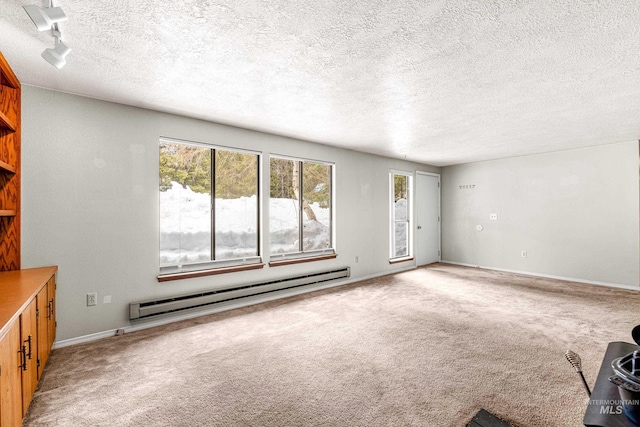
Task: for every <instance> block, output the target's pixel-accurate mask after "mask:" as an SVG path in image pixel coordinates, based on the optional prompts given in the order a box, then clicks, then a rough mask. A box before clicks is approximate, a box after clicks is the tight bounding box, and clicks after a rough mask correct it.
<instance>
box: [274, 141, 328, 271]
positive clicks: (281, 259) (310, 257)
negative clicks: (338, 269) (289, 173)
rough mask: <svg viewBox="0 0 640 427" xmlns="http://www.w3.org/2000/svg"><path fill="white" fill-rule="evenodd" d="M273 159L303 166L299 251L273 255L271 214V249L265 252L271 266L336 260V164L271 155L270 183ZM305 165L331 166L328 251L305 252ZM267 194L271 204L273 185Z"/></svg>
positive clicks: (301, 175) (300, 169) (299, 202)
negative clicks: (267, 254) (303, 201)
mask: <svg viewBox="0 0 640 427" xmlns="http://www.w3.org/2000/svg"><path fill="white" fill-rule="evenodd" d="M271 159H281V160H288V161H292V162H298V164H299V165H300V166H301V167H300V168H299V173H298V180H299V182H298V186H299V188H300V200H298V206H297V214H298V249H299V250H298V251H296V252H287V253H281V254H272V253H271V238H270V237H271V213H269V218H266V221H268V224H269V230H268V233H269V247H268V248H265V251H267V252H268V253H269V266H271V267H275V266H279V265H289V264H297V263H301V262H308V261H316V260H324V259H331V258H336V257H337V255H336V227H335V218H336V215H335V212H336V194H335V177H336V164H335V163H334V162H328V161H322V160H315V159H307V158H302V157H295V156H287V155H281V154H274V153H269V173H268V181H269V183H270V182H271ZM304 163H315V164H321V165H326V166H329V167H330V168H331V169H330V174H329V179H330V182H329V199H330V203H331V207H330V210H329V228H330V230H329V239H330V241H329V246H330V247H329V248H326V249H313V250H306V251H305V250H304V247H303V245H304V210H303V203H302V200H303V198H304ZM265 194H268V195H269V196H268V198H267V199H266V202H267V203H268V204H269V203H270V201H271V185H270V184H269V189H268V191H267V190H265Z"/></svg>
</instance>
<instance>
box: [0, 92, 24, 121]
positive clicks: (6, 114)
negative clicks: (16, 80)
mask: <svg viewBox="0 0 640 427" xmlns="http://www.w3.org/2000/svg"><path fill="white" fill-rule="evenodd" d="M19 97H20V89H14V88H12V87H9V86H3V85H0V123H5V127H8V128H9V129H11V130H13V131H15V130H16V128H17V126H18V111H19V110H18V98H19Z"/></svg>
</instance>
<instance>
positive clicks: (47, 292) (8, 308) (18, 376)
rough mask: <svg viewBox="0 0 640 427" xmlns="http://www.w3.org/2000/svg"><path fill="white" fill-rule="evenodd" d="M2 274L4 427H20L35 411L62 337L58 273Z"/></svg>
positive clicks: (0, 396) (0, 416) (0, 426)
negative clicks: (58, 331) (44, 376)
mask: <svg viewBox="0 0 640 427" xmlns="http://www.w3.org/2000/svg"><path fill="white" fill-rule="evenodd" d="M57 271H58V267H43V268H33V269H25V270H14V271H6V272H0V427H17V426H20V425H21V423H22V417H23V416H24V414H25V413H26V412H27V409H28V408H29V403H30V402H31V398H32V396H33V393H34V391H35V389H36V386H37V383H38V380H39V379H40V377H41V376H42V371H43V369H44V366H45V364H46V362H47V360H48V358H49V353H50V351H51V347H52V345H53V341H54V339H55V335H56V332H55V331H56V316H55V300H56V276H55V275H56V272H57Z"/></svg>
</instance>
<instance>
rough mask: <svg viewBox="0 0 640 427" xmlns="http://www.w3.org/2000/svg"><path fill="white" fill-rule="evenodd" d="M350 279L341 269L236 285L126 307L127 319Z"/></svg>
mask: <svg viewBox="0 0 640 427" xmlns="http://www.w3.org/2000/svg"><path fill="white" fill-rule="evenodd" d="M349 276H351V269H350V267H341V268H336V269H332V270H326V271H320V272H316V273H308V274H302V275H298V276H291V277H286V278H281V279H273V280H267V281H264V282H259V283H251V284H246V285H239V286H238V285H235V286H233V287H229V288H223V289H216V290H215V291H206V292H200V293H195V294H188V295H179V296H173V297H165V298H161V299H157V300H146V301H139V302H132V303H129V319H131V320H143V319H152V318H157V317H161V316H162V317H164V316H167V315H171V314H174V313H185V312H190V311H198V310H205V309H209V308H212V307H214V306H215V305H222V304H226V305H228V303H229V302H231V301H238V300H240V299H243V298H249V297H255V296H258V295H265V294H275V293H283V291H286V290H288V289H292V288H302V287H306V286H309V287H311V286H313V285H317V284H321V283H326V282H331V281H334V280H340V279H346V278H348V277H349Z"/></svg>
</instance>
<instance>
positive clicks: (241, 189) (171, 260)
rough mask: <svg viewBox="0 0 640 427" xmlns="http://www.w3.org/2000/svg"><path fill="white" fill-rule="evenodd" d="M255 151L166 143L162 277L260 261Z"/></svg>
mask: <svg viewBox="0 0 640 427" xmlns="http://www.w3.org/2000/svg"><path fill="white" fill-rule="evenodd" d="M259 163H260V162H259V155H258V154H256V153H252V152H246V151H237V150H231V149H228V148H220V147H213V146H210V145H206V144H199V143H190V142H189V143H187V142H183V141H176V140H170V139H165V138H163V139H161V140H160V274H161V275H163V274H174V273H182V272H189V271H198V270H207V269H212V268H218V267H227V266H233V265H241V264H252V263H259V262H260V257H259V227H258V224H259V221H258V218H259V216H258V215H259V210H258V206H259V204H258V165H259Z"/></svg>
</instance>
